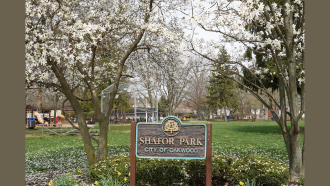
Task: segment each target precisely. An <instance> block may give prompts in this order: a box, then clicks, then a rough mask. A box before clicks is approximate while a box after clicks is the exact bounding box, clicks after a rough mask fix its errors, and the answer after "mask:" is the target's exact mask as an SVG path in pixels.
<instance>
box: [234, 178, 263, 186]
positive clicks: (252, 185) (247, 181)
mask: <svg viewBox="0 0 330 186" xmlns="http://www.w3.org/2000/svg"><path fill="white" fill-rule="evenodd" d="M242 183H243V185H244V186H263V184H260V183H258V184H257V182H256V181H255V179H253V180H252V181H251V183H250V181H249V179H247V180H246V182H243V181H242ZM236 186H241V184H237V185H236Z"/></svg>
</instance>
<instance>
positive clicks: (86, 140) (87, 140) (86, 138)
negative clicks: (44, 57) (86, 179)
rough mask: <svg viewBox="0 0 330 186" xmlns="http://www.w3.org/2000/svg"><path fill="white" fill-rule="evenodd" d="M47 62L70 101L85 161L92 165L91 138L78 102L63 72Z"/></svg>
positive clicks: (93, 154)
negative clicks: (84, 152) (85, 156)
mask: <svg viewBox="0 0 330 186" xmlns="http://www.w3.org/2000/svg"><path fill="white" fill-rule="evenodd" d="M47 62H48V63H49V65H51V68H52V71H53V72H54V73H55V75H56V77H57V79H58V80H59V82H60V84H61V89H62V93H63V94H64V95H65V96H66V97H67V98H68V100H69V101H70V103H71V105H72V108H73V110H74V111H75V113H76V117H77V120H78V125H79V129H80V133H81V137H82V140H83V144H84V148H85V151H86V155H87V159H88V163H89V165H93V164H95V163H96V155H95V151H94V148H93V144H92V141H91V137H90V134H89V131H88V128H87V124H86V122H85V117H84V114H83V112H82V108H81V105H80V104H79V101H78V100H77V98H76V97H75V96H74V94H73V92H72V91H71V89H70V86H69V85H68V83H67V81H66V80H65V77H64V74H63V72H62V71H60V70H59V68H58V67H57V66H56V65H55V63H54V61H52V60H49V61H47ZM100 133H101V132H100Z"/></svg>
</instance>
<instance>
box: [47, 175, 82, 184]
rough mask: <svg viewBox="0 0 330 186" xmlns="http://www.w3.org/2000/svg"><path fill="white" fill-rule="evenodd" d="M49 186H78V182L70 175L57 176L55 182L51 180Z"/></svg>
mask: <svg viewBox="0 0 330 186" xmlns="http://www.w3.org/2000/svg"><path fill="white" fill-rule="evenodd" d="M48 185H51V186H69V185H77V181H76V180H75V178H74V176H72V175H68V174H62V175H60V176H56V177H55V178H54V180H51V181H50V183H49V184H48Z"/></svg>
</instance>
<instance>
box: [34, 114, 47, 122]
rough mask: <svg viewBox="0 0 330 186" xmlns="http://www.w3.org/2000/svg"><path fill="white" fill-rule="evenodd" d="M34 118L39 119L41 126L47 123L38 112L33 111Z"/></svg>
mask: <svg viewBox="0 0 330 186" xmlns="http://www.w3.org/2000/svg"><path fill="white" fill-rule="evenodd" d="M33 117H35V118H37V120H38V122H39V123H41V124H45V123H46V121H44V120H43V119H42V117H41V115H40V114H39V113H38V111H33Z"/></svg>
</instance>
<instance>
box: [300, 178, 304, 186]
mask: <svg viewBox="0 0 330 186" xmlns="http://www.w3.org/2000/svg"><path fill="white" fill-rule="evenodd" d="M298 184H299V185H303V186H304V185H305V177H302V178H300V180H299V181H298Z"/></svg>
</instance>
